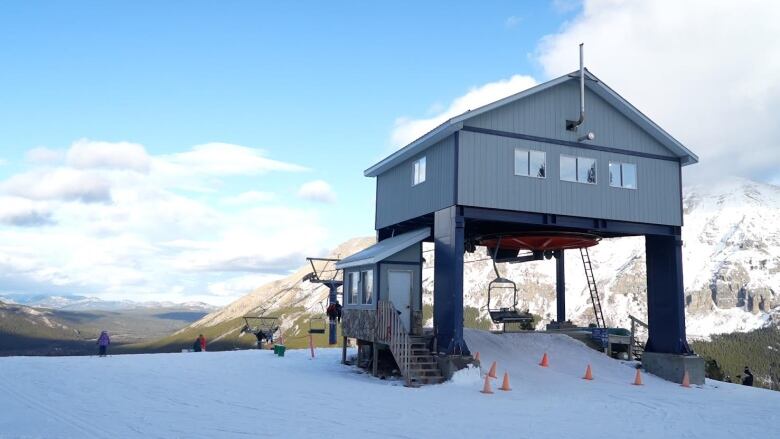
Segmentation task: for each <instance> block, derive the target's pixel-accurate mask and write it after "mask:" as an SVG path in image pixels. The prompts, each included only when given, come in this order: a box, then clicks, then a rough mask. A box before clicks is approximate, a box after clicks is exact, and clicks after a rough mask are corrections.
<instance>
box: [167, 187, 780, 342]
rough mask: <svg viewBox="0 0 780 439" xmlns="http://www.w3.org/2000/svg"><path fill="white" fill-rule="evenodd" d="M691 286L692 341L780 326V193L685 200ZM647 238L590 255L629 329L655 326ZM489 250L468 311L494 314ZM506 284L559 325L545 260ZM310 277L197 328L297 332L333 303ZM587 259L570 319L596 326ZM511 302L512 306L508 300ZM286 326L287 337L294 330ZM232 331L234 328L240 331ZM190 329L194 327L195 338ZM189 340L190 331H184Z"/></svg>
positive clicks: (261, 293) (720, 192) (575, 283)
mask: <svg viewBox="0 0 780 439" xmlns="http://www.w3.org/2000/svg"><path fill="white" fill-rule="evenodd" d="M684 213H685V226H684V227H683V240H684V247H683V257H684V270H685V272H684V280H685V295H686V306H687V309H686V312H687V326H688V334H689V336H690V337H691V338H706V337H708V336H709V335H711V334H716V333H729V332H734V331H749V330H752V329H756V328H759V327H762V326H765V325H768V324H773V323H774V324H777V322H780V187H778V186H773V185H769V184H764V183H757V182H754V181H750V180H745V179H737V178H731V179H727V180H725V181H722V182H720V183H717V184H710V185H702V186H692V187H688V188H687V189H686V190H685V195H684ZM373 242H374V239H373V238H355V239H352V240H349V241H347V242H345V243H343V244H341V245H340V246H338V247H337V248H336V249H334V250H333V251H332V252H331V254H330V255H329V256H330V257H345V256H347V255H349V254H352V253H354V252H356V251H359V250H361V249H363V248H365V247H367V246H369V245H371V244H372V243H373ZM432 249H433V247H432V245H426V246H425V247H424V250H423V251H424V252H425V253H424V257H425V259H426V264H425V266H424V268H423V286H424V302H426V303H431V302H432V288H433V266H432V263H433V251H432ZM644 253H645V250H644V238H642V237H635V238H619V239H609V240H604V241H602V242H601V243H600V244H599V245H597V246H596V247H593V248H591V249H590V256H591V259H592V261H593V266H594V272H595V275H596V278H597V282H598V285H599V290H600V293H601V300H602V303H603V308H604V314H605V318H606V320H607V324H608V325H610V326H622V327H627V326H628V324H629V318H628V316H629V314H631V315H634V316H636V317H639V318H640V319H645V318H646V315H647V307H646V285H645V255H644ZM485 257H486V254H485V252H484V249H478V250H477V252H475V253H473V254H467V255H466V266H465V275H464V277H465V279H464V304H465V306H469V307H473V308H477V309H479V310H481V313H482V314H485V315H486V314H487V313H486V310H485V305H486V291H487V284H488V282H490V280H492V279H493V278H494V277H495V274H494V273H493V267H492V264H491V262H490V261H489V260H485ZM499 270H500V271H501V274H502V276H503V277H507V278H509V279H513V280H514V281H516V282H517V285H518V288H519V306H521V307H523V308H526V307H527V308H528V309H529V310H530V311H531V312H532V313H534V314H537V315H540V316H542V319H543V320H542V322H541V323H540V325H544V324H545V323H546V322H548V321H549V320H550V319H552V318H554V316H555V265H554V262H553V261H537V262H529V263H523V264H512V265H506V266H499ZM309 271H310V269H309V267H308V266H303V267H302V268H301V269H299V270H297V271H296V272H295V273H293V274H291V275H290V276H288V277H287V278H284V279H281V280H278V281H276V282H273V283H270V284H266V285H263V286H261V287H259V288H258V289H257V290H255V291H253V292H252V293H250V294H248V295H247V296H244V297H242V298H240V299H238V300H236V301H235V302H233V303H231V304H230V305H228V306H226V307H224V308H222V309H220V310H217V311H215V312H212V313H211V314H209V315H207V316H205V317H204V318H203V319H201V320H199V321H197V322H195V323H193V324H192V325H191V326H190V327H189V329H190V330H195V329H196V328H203V327H214V326H216V325H221V324H224V323H226V322H229V321H232V320H235V321H236V324H235V325H233V326H236V328H234V329H231V330H230V331H228V332H226V333H225V334H224V335H225V336H228V335H229V334H228V333H232V332H237V331H238V326H239V323H238V320H239V319H240V317H241V316H243V315H247V314H257V313H261V312H268V311H272V310H282V309H293V308H294V309H295V314H296V315H294V316H285V317H287V318H285V319H283V321H284V322H286V323H285V324H286V325H287V326H288V329H289V326H290V325H291V323H290V322H291V321H294V320H296V319H297V317H299V316H300V315H301V314H305V313H311V314H319V313H322V312H323V305H324V303H325V301H326V298H327V290H326V289H325V288H324V287H321V286H318V285H314V284H311V283H309V282H302V281H301V278H302V277H303V275H305V274H306V273H308V272H309ZM586 285H587V284H586V281H585V275H584V270H583V266H582V261H581V259H580V254H579V252H578V251H568V252H567V253H566V290H567V302H566V306H567V315H568V316H569V317H570V318H571V319H572V320H573V321H574V322H575V323H578V324H587V323H589V322H590V321H592V308H591V305H590V297H589V294H588V290H587V286H586ZM499 300H500V301H502V302H504V303H509V300H510V298H509V297H503V298H501V299H499ZM285 324H283V328H284V325H285ZM231 328H232V326H231ZM186 329H187V328H185V330H186ZM182 331H184V330H182Z"/></svg>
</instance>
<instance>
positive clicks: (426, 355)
mask: <svg viewBox="0 0 780 439" xmlns="http://www.w3.org/2000/svg"><path fill="white" fill-rule="evenodd" d="M409 339H410V340H411V344H410V350H411V352H410V353H409V355H410V361H409V370H408V371H407V372H408V374H409V382H410V383H411V385H412V386H419V385H423V384H439V383H443V382H444V377H443V376H442V374H441V370H439V363H438V362H437V361H436V358H435V357H434V356H433V354H432V353H431V350H430V349H428V340H427V339H426V338H425V337H421V336H411V337H409Z"/></svg>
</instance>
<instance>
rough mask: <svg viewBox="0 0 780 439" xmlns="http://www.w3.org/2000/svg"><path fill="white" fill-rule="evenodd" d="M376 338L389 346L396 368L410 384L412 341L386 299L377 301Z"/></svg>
mask: <svg viewBox="0 0 780 439" xmlns="http://www.w3.org/2000/svg"><path fill="white" fill-rule="evenodd" d="M376 340H377V341H378V342H380V343H383V344H386V345H388V346H389V347H390V352H392V354H393V357H394V358H395V362H396V363H397V364H398V369H399V370H400V372H401V375H402V376H403V377H404V381H406V385H407V386H408V385H411V372H410V363H411V354H412V349H411V347H412V343H411V340H410V339H409V334H408V333H407V332H406V328H404V324H403V322H402V321H401V317H400V315H399V314H398V311H396V309H395V306H393V303H392V302H389V301H387V300H380V301H379V308H378V309H377V319H376Z"/></svg>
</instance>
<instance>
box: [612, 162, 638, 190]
mask: <svg viewBox="0 0 780 439" xmlns="http://www.w3.org/2000/svg"><path fill="white" fill-rule="evenodd" d="M609 185H610V186H612V187H622V188H626V189H636V164H634V163H621V162H609Z"/></svg>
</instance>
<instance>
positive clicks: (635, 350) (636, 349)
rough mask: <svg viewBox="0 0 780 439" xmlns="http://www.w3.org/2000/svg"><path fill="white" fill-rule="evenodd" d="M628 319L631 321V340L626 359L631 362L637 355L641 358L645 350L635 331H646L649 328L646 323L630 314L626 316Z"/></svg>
mask: <svg viewBox="0 0 780 439" xmlns="http://www.w3.org/2000/svg"><path fill="white" fill-rule="evenodd" d="M628 318H629V319H631V339H630V340H629V348H628V359H629V360H633V359H635V358H636V357H637V354H639V355H640V356H641V355H642V353H643V352H644V350H645V346H644V343H642V342H641V341H639V339H637V332H638V331H637V329H638V328H645V330H647V329H649V328H650V327H649V326H647V323H645V322H643V321H641V320H639V319H638V318H636V317H634V316H632V315H631V314H629V315H628Z"/></svg>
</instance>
